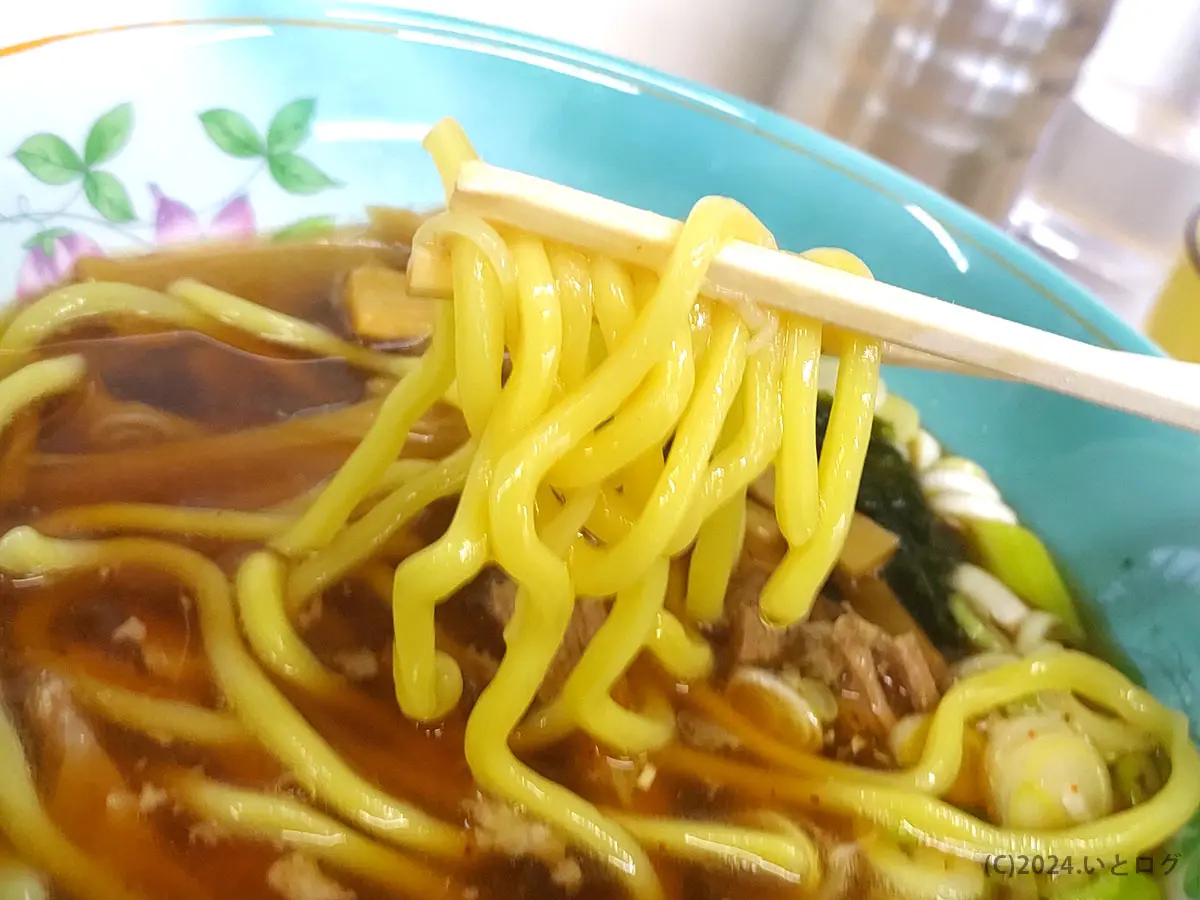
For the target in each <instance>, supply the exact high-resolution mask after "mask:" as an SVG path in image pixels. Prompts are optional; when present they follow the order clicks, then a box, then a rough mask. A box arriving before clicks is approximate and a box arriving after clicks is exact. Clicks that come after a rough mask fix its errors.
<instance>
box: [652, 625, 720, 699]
mask: <svg viewBox="0 0 1200 900" xmlns="http://www.w3.org/2000/svg"><path fill="white" fill-rule="evenodd" d="M646 649H647V650H649V651H650V652H651V653H652V654H654V657H655V658H656V659H657V660H658V661H659V664H661V665H662V667H663V668H664V669H666V670H667V672H669V673H670V674H671V675H672V676H674V677H675V678H677V679H678V680H679V681H682V682H688V681H697V680H699V679H701V678H707V677H708V675H709V673H710V672H712V667H713V653H712V648H711V647H710V646H709V645H708V642H707V641H705V640H704V639H703V638H701V637H699V636H696V635H693V634H691V633H690V632H689V631H688V630H687V629H686V628H685V627H684V626H683V623H682V622H680V621H679V620H678V619H677V618H675V616H674V615H672V614H671V613H669V612H667V611H666V610H665V609H664V610H662V611H661V612H659V614H658V619H657V622H656V623H655V626H654V631H653V633H651V635H650V639H649V641H648V642H647V643H646Z"/></svg>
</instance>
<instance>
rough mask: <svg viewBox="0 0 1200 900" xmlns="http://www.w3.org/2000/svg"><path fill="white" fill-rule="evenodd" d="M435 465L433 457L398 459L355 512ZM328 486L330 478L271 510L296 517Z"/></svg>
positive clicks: (385, 471)
mask: <svg viewBox="0 0 1200 900" xmlns="http://www.w3.org/2000/svg"><path fill="white" fill-rule="evenodd" d="M434 465H435V461H434V460H431V459H398V460H396V461H395V462H394V463H392V464H391V465H389V466H388V467H387V468H386V469H384V471H383V475H382V476H380V478H379V481H377V482H376V483H375V488H374V489H373V490H372V491H371V492H370V493H369V494H368V495H367V499H366V500H364V501H363V503H362V504H359V507H358V509H357V510H355V513H356V514H357V513H359V512H365V510H364V509H363V506H364V505H365V504H367V503H370V502H371V500H373V499H376V498H378V497H380V496H382V495H384V494H389V493H391V492H392V491H394V490H396V488H398V487H401V486H402V485H405V484H407V483H408V482H409V481H411V480H412V479H413V478H415V477H417V476H418V475H421V474H423V473H425V472H428V471H429V470H430V469H432V468H433V467H434ZM328 486H329V481H328V480H326V481H323V482H321V483H320V484H317V485H314V486H313V487H312V488H310V489H309V490H307V491H305V492H304V493H303V494H298V495H296V496H295V497H293V498H291V499H290V500H284V501H283V502H282V503H277V504H275V505H274V506H272V507H271V508H270V512H272V513H282V514H286V515H288V516H290V517H292V518H295V517H296V516H299V515H300V514H301V513H303V512H304V511H305V510H306V509H308V508H309V506H311V505H312V503H313V501H314V500H316V499H317V497H319V496H321V492H322V491H324V490H325V488H326V487H328Z"/></svg>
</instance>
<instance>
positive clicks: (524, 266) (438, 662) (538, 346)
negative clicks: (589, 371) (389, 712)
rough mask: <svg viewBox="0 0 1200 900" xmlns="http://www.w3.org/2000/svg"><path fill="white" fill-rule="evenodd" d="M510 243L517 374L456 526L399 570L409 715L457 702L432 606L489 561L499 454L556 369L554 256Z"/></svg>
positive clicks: (398, 648)
mask: <svg viewBox="0 0 1200 900" xmlns="http://www.w3.org/2000/svg"><path fill="white" fill-rule="evenodd" d="M512 249H513V255H514V257H515V258H516V260H517V274H518V278H517V281H518V287H519V290H518V299H519V303H520V307H521V328H520V332H521V341H520V344H519V345H518V346H517V347H516V348H514V350H513V351H512V356H513V365H512V374H511V375H510V376H509V378H508V381H507V383H506V384H505V386H504V390H503V391H502V392H501V394H500V400H499V402H498V403H497V406H496V411H495V412H494V413H493V415H492V418H491V420H490V421H489V422H488V426H487V429H486V430H485V432H484V435H483V437H482V439H481V442H480V446H479V451H478V452H477V453H476V454H475V457H474V459H473V460H472V465H471V471H470V473H469V474H468V476H467V482H466V485H465V486H464V488H463V492H462V496H461V497H460V498H459V502H458V509H457V510H456V511H455V515H454V519H453V521H452V522H451V523H450V527H449V528H448V529H447V530H446V533H445V534H444V535H443V536H442V537H441V539H439V540H438V541H437V543H435V544H432V545H431V546H429V547H427V548H425V549H424V550H422V551H420V552H419V553H415V554H413V555H412V556H410V557H409V558H408V559H406V560H404V562H402V563H401V564H400V565H399V566H398V567H397V569H396V586H395V591H394V594H395V598H396V602H395V631H396V638H395V683H396V698H397V700H398V701H399V703H400V708H401V709H402V710H403V711H404V713H405V714H406V715H407V716H409V717H410V718H414V719H417V720H420V721H429V720H431V719H437V718H440V717H442V716H444V715H445V714H446V713H447V712H448V711H449V710H451V709H453V707H454V706H455V705H456V704H457V703H458V699H459V692H460V691H461V683H462V680H461V679H462V676H461V673H459V672H458V671H457V665H456V664H455V663H454V661H453V660H452V659H451V658H450V657H449V656H448V655H446V654H444V653H438V652H437V650H436V647H435V645H434V627H433V612H434V608H435V607H436V606H437V604H439V603H441V602H442V601H444V600H446V599H447V598H448V597H449V596H451V594H453V592H454V591H455V590H457V589H458V588H460V587H461V586H462V585H464V584H466V583H467V582H468V581H469V580H470V579H472V578H474V577H475V576H476V575H478V574H479V572H480V571H481V570H482V569H483V566H484V565H485V564H486V563H487V562H488V560H489V556H490V548H489V546H488V538H489V528H488V507H487V502H488V501H487V491H488V487H489V485H491V483H492V479H493V471H494V469H495V465H496V459H497V458H498V457H499V455H500V453H501V452H503V451H504V450H505V449H506V448H507V447H508V446H509V444H510V443H511V441H512V439H513V436H514V435H515V434H516V433H518V432H519V431H520V430H521V429H522V428H524V427H526V426H527V423H528V422H530V421H531V420H532V419H533V418H534V417H535V416H537V415H538V414H539V413H541V412H542V410H543V409H544V408H545V406H546V403H547V402H548V400H549V397H550V393H551V390H552V388H553V385H554V382H555V379H556V376H557V371H558V362H559V349H560V347H561V342H562V324H561V318H560V315H559V307H558V302H557V300H558V293H557V289H556V287H555V284H554V276H553V273H552V272H551V271H550V261H549V259H548V258H547V257H546V251H545V248H544V247H543V246H542V243H541V242H540V241H538V240H535V239H532V238H524V237H522V238H517V239H516V240H514V242H513V247H512ZM532 505H533V498H532V496H531V497H530V509H532ZM439 685H441V686H442V687H440V688H439V687H438V686H439ZM456 686H457V687H456Z"/></svg>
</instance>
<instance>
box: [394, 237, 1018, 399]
mask: <svg viewBox="0 0 1200 900" xmlns="http://www.w3.org/2000/svg"><path fill="white" fill-rule="evenodd" d="M407 288H408V295H409V296H410V297H424V298H429V299H443V298H446V297H450V296H452V295H453V292H454V282H453V276H452V273H451V270H450V256H449V254H448V253H446V252H445V248H444V247H439V246H436V245H435V246H429V245H426V246H414V247H413V248H412V254H411V255H410V256H409V260H408V284H407ZM705 293H706V295H707V294H708V293H709V292H708V291H706V292H705ZM711 296H713V297H718V296H720V295H719V294H717V293H712V294H711ZM881 349H882V355H883V361H884V362H885V363H887V364H888V365H890V366H901V367H904V368H909V369H924V370H929V371H934V372H951V373H954V374H958V375H973V376H976V377H979V378H992V379H1002V380H1011V379H1009V377H1008V375H1006V374H1004V373H1002V372H993V371H991V370H989V369H984V368H980V367H979V366H974V365H970V364H969V363H961V362H958V361H957V360H953V359H945V358H943V357H940V356H934V355H932V354H930V353H924V352H922V351H920V350H913V349H912V348H911V347H903V346H900V345H899V344H893V343H891V342H889V341H883V342H882V346H881Z"/></svg>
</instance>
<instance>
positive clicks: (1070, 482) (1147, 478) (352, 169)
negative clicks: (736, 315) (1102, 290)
mask: <svg viewBox="0 0 1200 900" xmlns="http://www.w3.org/2000/svg"><path fill="white" fill-rule="evenodd" d="M135 6H136V4H135ZM166 7H167V8H160V7H156V10H157V12H156V13H155V15H156V16H158V18H160V19H161V20H162V21H138V20H137V18H136V16H134V17H133V18H132V19H126V20H121V19H119V18H116V16H118V13H109V12H106V11H103V10H99V9H93V10H92V11H90V12H89V13H88V16H89V18H88V20H87V23H86V24H87V25H88V26H89V27H88V29H87V30H85V31H81V32H78V33H74V34H69V35H65V36H63V37H61V38H55V39H52V40H45V41H38V42H31V43H26V44H23V45H19V46H15V47H11V48H9V49H8V50H0V84H2V85H3V86H4V88H5V98H6V100H5V115H4V116H3V117H0V149H2V150H3V154H4V155H3V157H0V293H9V292H12V293H21V292H27V291H34V290H37V289H39V288H40V287H42V286H44V285H45V284H47V283H48V282H52V281H53V280H55V279H56V278H58V277H59V276H60V275H61V274H62V273H63V272H65V271H67V270H68V268H69V267H70V265H71V263H72V262H73V261H74V259H76V258H78V257H79V256H80V255H81V254H86V253H107V252H116V251H128V250H136V249H147V248H150V247H153V246H156V245H159V244H162V243H166V242H171V241H179V240H187V239H191V238H195V237H198V236H201V235H214V234H226V235H235V234H249V233H250V232H252V231H254V230H255V229H260V230H261V229H266V230H277V229H289V230H291V231H292V232H293V233H297V232H306V233H310V234H314V235H315V234H320V233H322V232H324V231H326V230H328V229H329V228H330V227H332V226H333V225H335V224H340V223H348V222H352V221H355V220H358V219H361V218H362V216H363V210H364V206H365V205H367V204H376V203H387V204H405V205H415V206H418V207H425V206H432V205H435V204H437V203H438V202H439V201H440V197H441V189H440V185H439V182H438V179H437V176H436V173H435V172H434V169H433V166H432V165H431V164H430V162H429V160H428V159H427V157H426V156H425V153H424V151H423V150H422V149H421V146H420V140H421V138H422V137H423V136H424V134H425V132H426V131H427V129H428V128H429V126H430V125H431V124H432V123H433V122H435V121H436V120H437V119H439V118H441V117H442V116H447V115H449V116H454V117H456V118H457V119H458V120H459V121H460V122H461V123H462V124H463V126H464V127H465V128H466V130H467V132H468V134H469V135H470V137H471V138H472V140H473V142H474V143H475V145H476V147H477V148H478V150H479V151H480V153H481V154H482V155H483V156H484V157H485V158H487V159H488V160H490V161H492V162H495V163H497V164H499V165H503V166H509V167H512V168H517V169H522V170H525V171H528V172H531V173H534V174H537V175H541V176H544V177H547V178H551V179H554V180H557V181H561V182H564V183H566V184H570V185H574V186H576V187H579V188H583V189H585V190H589V191H593V192H596V193H599V194H604V195H607V196H610V197H614V198H616V199H619V200H623V201H627V202H630V203H634V204H638V205H640V206H644V207H648V208H651V209H654V210H656V211H658V212H661V213H664V214H668V215H673V216H676V217H683V216H684V215H686V213H687V211H688V209H689V207H690V206H691V205H692V203H693V202H695V200H696V199H697V198H699V197H700V196H702V195H705V194H724V195H728V196H732V197H735V198H737V199H739V200H741V201H743V202H744V203H746V204H747V205H748V206H749V207H750V208H751V209H752V210H753V211H754V212H755V213H756V214H757V215H758V216H759V217H760V218H761V219H762V220H763V221H764V222H765V223H766V224H767V226H768V227H769V228H770V229H771V230H772V231H774V233H775V234H776V236H777V237H778V239H779V243H780V244H781V245H782V246H784V247H786V248H790V249H803V248H805V247H809V246H812V245H836V246H841V247H845V248H847V249H849V250H851V251H853V252H854V253H856V254H858V255H859V256H860V257H862V258H863V259H864V260H865V261H866V262H867V264H868V265H869V266H870V267H871V269H872V270H873V271H874V273H875V275H876V276H877V277H878V278H879V279H881V280H885V281H889V282H893V283H896V284H899V285H903V286H905V287H908V288H911V289H914V290H917V291H922V292H925V293H928V294H932V295H934V296H937V297H941V298H943V299H945V300H948V301H950V302H953V303H959V304H963V305H966V306H972V307H975V308H977V309H980V310H984V311H986V312H989V313H993V314H996V315H1000V316H1004V317H1007V318H1011V319H1016V320H1019V321H1021V322H1024V323H1027V324H1030V325H1034V326H1037V327H1040V328H1045V329H1049V330H1052V331H1056V332H1059V333H1061V334H1064V335H1068V336H1070V337H1073V338H1078V339H1081V340H1085V341H1090V342H1094V343H1097V344H1101V345H1104V346H1109V347H1119V348H1123V349H1129V350H1136V351H1142V352H1155V351H1154V349H1153V348H1152V347H1151V346H1150V345H1149V344H1148V343H1146V342H1145V341H1144V340H1143V339H1141V338H1140V337H1139V336H1138V335H1137V334H1135V333H1134V332H1133V331H1131V330H1130V329H1129V328H1127V327H1126V326H1125V325H1124V324H1123V323H1122V322H1121V321H1120V320H1119V319H1117V317H1115V316H1114V315H1113V314H1111V313H1110V312H1109V311H1108V310H1106V309H1105V308H1104V307H1102V306H1101V305H1099V304H1098V303H1097V302H1096V301H1095V300H1093V299H1092V298H1091V297H1090V296H1089V295H1088V294H1087V293H1086V292H1085V291H1084V290H1083V289H1082V288H1080V287H1078V286H1077V285H1075V284H1074V283H1072V282H1071V281H1069V280H1068V279H1067V278H1065V277H1064V276H1063V275H1061V274H1059V273H1058V272H1056V271H1055V270H1054V269H1052V268H1050V267H1049V266H1048V265H1046V264H1045V263H1043V262H1041V261H1040V260H1038V259H1036V258H1035V257H1033V256H1032V255H1031V254H1029V253H1027V252H1026V251H1024V250H1023V249H1021V248H1019V247H1018V246H1017V245H1015V244H1014V243H1013V242H1011V241H1010V240H1008V239H1007V238H1005V237H1004V236H1003V235H1001V234H1000V233H999V232H997V231H996V230H995V229H993V228H992V227H991V226H989V225H988V224H987V223H985V222H984V221H982V220H981V219H979V218H977V217H976V216H974V215H972V214H971V213H969V212H967V211H966V210H964V209H962V208H961V207H959V206H957V205H955V204H954V203H952V202H950V201H948V200H946V199H945V198H943V197H941V196H939V195H937V194H936V193H934V192H932V191H930V190H928V189H926V188H923V187H922V186H920V185H919V184H917V183H916V182H914V181H912V180H910V179H909V178H907V177H904V176H902V175H900V174H898V173H897V172H895V171H893V170H892V169H890V168H888V167H886V166H884V165H882V164H880V163H878V162H875V161H873V160H871V159H869V158H867V157H865V156H863V155H862V154H860V153H857V152H855V151H853V150H851V149H848V148H846V147H844V146H842V145H840V144H838V143H836V142H834V141H832V140H829V139H827V138H825V137H822V136H821V135H819V134H816V133H814V132H812V131H809V130H807V129H805V128H803V127H802V126H800V125H798V124H796V123H794V122H791V121H788V120H786V119H784V118H782V117H780V116H778V115H775V114H772V113H770V112H768V111H765V110H763V109H760V108H758V107H755V106H753V105H750V104H747V103H745V102H743V101H740V100H738V99H735V98H733V97H730V96H725V95H722V94H718V93H714V92H711V91H709V90H706V89H704V88H701V87H698V86H696V85H693V84H688V83H684V82H680V81H677V80H673V79H671V78H668V77H666V76H663V75H660V74H657V73H655V72H652V71H648V70H645V69H642V68H638V67H635V66H631V65H628V64H625V63H621V62H618V61H615V60H612V59H608V58H604V57H601V56H597V55H595V54H592V53H589V52H585V51H581V50H577V49H573V48H570V47H566V46H562V45H558V44H552V43H548V42H545V41H542V40H538V39H534V38H530V37H526V36H522V35H518V34H513V33H509V32H504V31H500V30H495V29H492V28H484V27H481V26H475V25H470V24H466V23H462V22H455V21H450V20H445V19H439V18H435V17H428V16H423V15H415V14H405V13H399V12H396V11H394V10H389V9H387V8H384V7H375V6H365V5H349V4H346V5H341V4H325V3H319V2H315V0H288V2H287V3H286V4H285V3H284V2H282V0H258V2H255V0H227V2H203V3H198V2H192V3H172V4H167V5H166ZM120 14H121V15H127V16H128V15H130V13H129V11H128V10H125V11H124V12H122V13H120ZM64 24H65V25H67V26H69V25H70V24H71V23H58V25H59V26H60V27H62V26H63V25H64ZM887 379H888V383H889V385H890V386H891V387H892V388H893V389H895V390H897V391H899V392H901V393H902V394H904V395H905V396H907V397H909V398H910V399H912V400H913V401H914V402H915V403H916V404H917V406H918V407H919V409H920V410H921V413H922V416H923V421H924V423H925V425H926V427H928V428H929V429H930V430H931V431H932V432H933V433H934V434H936V435H937V436H938V437H939V438H941V439H942V441H943V442H944V443H945V445H947V446H948V447H949V448H952V449H953V450H954V451H955V452H956V453H959V454H962V455H965V456H967V457H970V458H972V459H974V460H976V461H978V462H979V463H980V464H982V465H983V466H984V467H985V468H986V469H987V470H988V472H989V473H990V474H991V476H992V478H993V479H994V481H995V482H996V483H997V484H998V485H999V486H1000V488H1001V490H1002V491H1003V493H1004V495H1005V497H1006V499H1007V500H1008V501H1009V503H1010V504H1011V505H1012V506H1013V507H1014V508H1015V509H1016V510H1017V511H1018V513H1019V515H1020V516H1021V518H1022V520H1023V521H1024V522H1026V523H1027V524H1029V525H1030V526H1031V527H1032V528H1034V529H1035V530H1036V531H1037V532H1039V533H1040V534H1041V535H1042V536H1043V537H1044V539H1045V540H1046V543H1047V544H1048V546H1049V547H1050V548H1051V550H1052V551H1053V552H1054V553H1055V555H1056V556H1057V558H1058V559H1059V560H1060V561H1061V563H1062V565H1063V567H1064V569H1065V571H1066V572H1067V573H1068V574H1069V577H1070V579H1071V581H1072V582H1073V584H1074V586H1075V587H1076V588H1077V589H1078V591H1079V592H1080V594H1081V595H1082V596H1083V597H1084V598H1086V606H1087V610H1088V615H1089V617H1090V618H1091V620H1092V622H1093V623H1094V624H1095V625H1097V626H1098V627H1099V628H1100V629H1102V631H1103V633H1104V634H1106V635H1107V636H1109V637H1110V638H1111V639H1112V641H1113V642H1114V643H1115V646H1116V648H1117V650H1118V651H1119V656H1120V657H1121V658H1122V660H1123V664H1125V665H1126V666H1128V667H1129V669H1130V670H1131V671H1132V672H1133V673H1134V674H1135V675H1136V677H1138V678H1139V679H1140V680H1141V681H1143V682H1144V683H1145V684H1146V685H1147V686H1148V687H1149V688H1150V689H1151V690H1152V691H1153V692H1154V693H1156V694H1157V695H1158V696H1159V697H1161V698H1162V699H1163V700H1164V701H1165V702H1167V703H1169V704H1171V705H1174V706H1176V707H1178V708H1179V709H1181V710H1183V711H1184V712H1186V713H1188V715H1189V716H1190V717H1191V719H1192V721H1193V723H1196V722H1200V695H1198V694H1197V686H1196V681H1195V678H1196V677H1197V675H1200V642H1198V640H1197V638H1198V636H1200V438H1198V437H1196V436H1194V435H1191V434H1187V433H1183V432H1180V431H1176V430H1173V429H1171V428H1168V427H1164V426H1159V425H1155V424H1151V423H1148V422H1144V421H1140V420H1137V419H1134V418H1131V417H1129V416H1126V415H1123V414H1120V413H1117V412H1113V411H1110V410H1106V409H1100V408H1097V407H1093V406H1090V405H1087V404H1084V403H1082V402H1077V401H1075V400H1071V399H1067V398H1064V397H1061V396H1057V395H1054V394H1050V393H1046V392H1043V391H1040V390H1036V389H1033V388H1027V387H1023V386H1017V385H1013V384H1008V383H1002V382H989V381H984V380H978V379H972V378H967V377H954V376H946V375H932V374H928V373H919V372H911V371H889V372H887ZM1192 880H1200V867H1198V871H1197V878H1194V879H1192Z"/></svg>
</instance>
